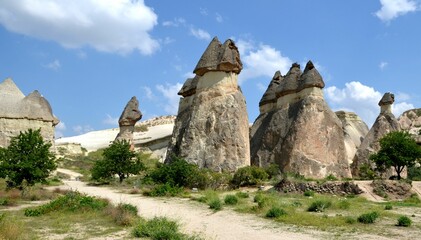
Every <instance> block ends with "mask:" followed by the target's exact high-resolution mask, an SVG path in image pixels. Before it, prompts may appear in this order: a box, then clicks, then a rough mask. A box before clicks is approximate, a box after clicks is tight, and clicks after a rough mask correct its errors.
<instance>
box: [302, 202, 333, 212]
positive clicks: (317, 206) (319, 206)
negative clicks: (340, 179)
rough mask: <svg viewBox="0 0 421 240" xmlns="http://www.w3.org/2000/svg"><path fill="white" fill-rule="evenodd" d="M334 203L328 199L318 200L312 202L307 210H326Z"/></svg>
mask: <svg viewBox="0 0 421 240" xmlns="http://www.w3.org/2000/svg"><path fill="white" fill-rule="evenodd" d="M331 205H332V203H331V202H330V201H327V200H317V201H314V202H312V203H311V205H310V206H309V207H308V209H307V211H309V212H324V210H325V209H326V208H328V207H330V206H331Z"/></svg>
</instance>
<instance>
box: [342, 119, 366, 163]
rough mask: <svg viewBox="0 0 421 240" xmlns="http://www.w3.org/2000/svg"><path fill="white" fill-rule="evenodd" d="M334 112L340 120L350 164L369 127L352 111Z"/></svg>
mask: <svg viewBox="0 0 421 240" xmlns="http://www.w3.org/2000/svg"><path fill="white" fill-rule="evenodd" d="M335 113H336V116H338V118H339V119H340V120H341V122H342V130H343V133H344V138H345V149H346V153H347V156H348V164H350V165H351V163H352V160H353V159H354V156H355V153H356V152H357V150H358V148H359V147H360V145H361V142H362V141H363V139H364V137H365V136H366V135H367V133H368V131H369V129H368V127H367V124H366V123H365V122H364V121H363V120H362V119H361V118H360V117H359V116H358V115H357V114H355V113H353V112H345V111H337V112H335Z"/></svg>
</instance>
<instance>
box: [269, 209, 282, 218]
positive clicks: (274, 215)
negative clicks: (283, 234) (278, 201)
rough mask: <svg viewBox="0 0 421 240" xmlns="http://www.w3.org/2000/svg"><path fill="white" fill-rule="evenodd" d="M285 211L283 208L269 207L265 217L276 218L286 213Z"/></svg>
mask: <svg viewBox="0 0 421 240" xmlns="http://www.w3.org/2000/svg"><path fill="white" fill-rule="evenodd" d="M286 214H287V212H285V210H284V209H282V208H279V207H272V208H271V209H269V211H268V212H267V213H266V217H267V218H277V217H280V216H283V215H286Z"/></svg>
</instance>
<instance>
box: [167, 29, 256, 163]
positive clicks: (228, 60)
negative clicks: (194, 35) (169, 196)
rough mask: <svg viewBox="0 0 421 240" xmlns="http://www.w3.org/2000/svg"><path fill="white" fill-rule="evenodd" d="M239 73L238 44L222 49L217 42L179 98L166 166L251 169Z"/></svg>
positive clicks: (246, 120) (227, 43)
mask: <svg viewBox="0 0 421 240" xmlns="http://www.w3.org/2000/svg"><path fill="white" fill-rule="evenodd" d="M241 69H242V64H241V60H240V55H239V53H238V50H237V47H236V46H235V44H234V42H233V41H231V40H227V41H225V43H224V44H221V43H220V42H219V40H218V39H217V38H216V37H215V38H214V39H213V40H212V42H211V43H210V44H209V46H208V48H207V49H206V51H205V52H204V53H203V55H202V57H201V58H200V60H199V63H198V64H197V66H196V68H195V70H194V73H195V74H196V77H194V78H193V79H187V80H186V82H185V84H184V85H183V87H182V88H181V90H180V92H179V93H178V94H179V95H181V99H180V102H179V108H178V115H177V118H176V121H175V126H174V130H173V135H172V138H171V141H170V144H169V147H168V152H167V158H166V162H167V163H168V162H171V159H172V156H174V155H175V156H179V157H182V158H184V159H186V160H187V161H188V162H190V163H194V164H197V165H198V166H199V167H201V168H209V169H212V170H214V171H235V170H236V169H237V168H239V167H243V166H246V165H249V164H250V148H249V126H248V117H247V109H246V103H245V99H244V96H243V94H242V92H241V89H240V88H239V86H238V79H237V78H238V74H239V73H240V71H241Z"/></svg>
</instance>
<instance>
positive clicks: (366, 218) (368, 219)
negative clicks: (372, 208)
mask: <svg viewBox="0 0 421 240" xmlns="http://www.w3.org/2000/svg"><path fill="white" fill-rule="evenodd" d="M378 217H379V213H378V212H370V213H364V214H361V215H360V216H359V217H358V218H357V220H358V222H360V223H364V224H370V223H374V222H375V221H376V219H377V218H378Z"/></svg>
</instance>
